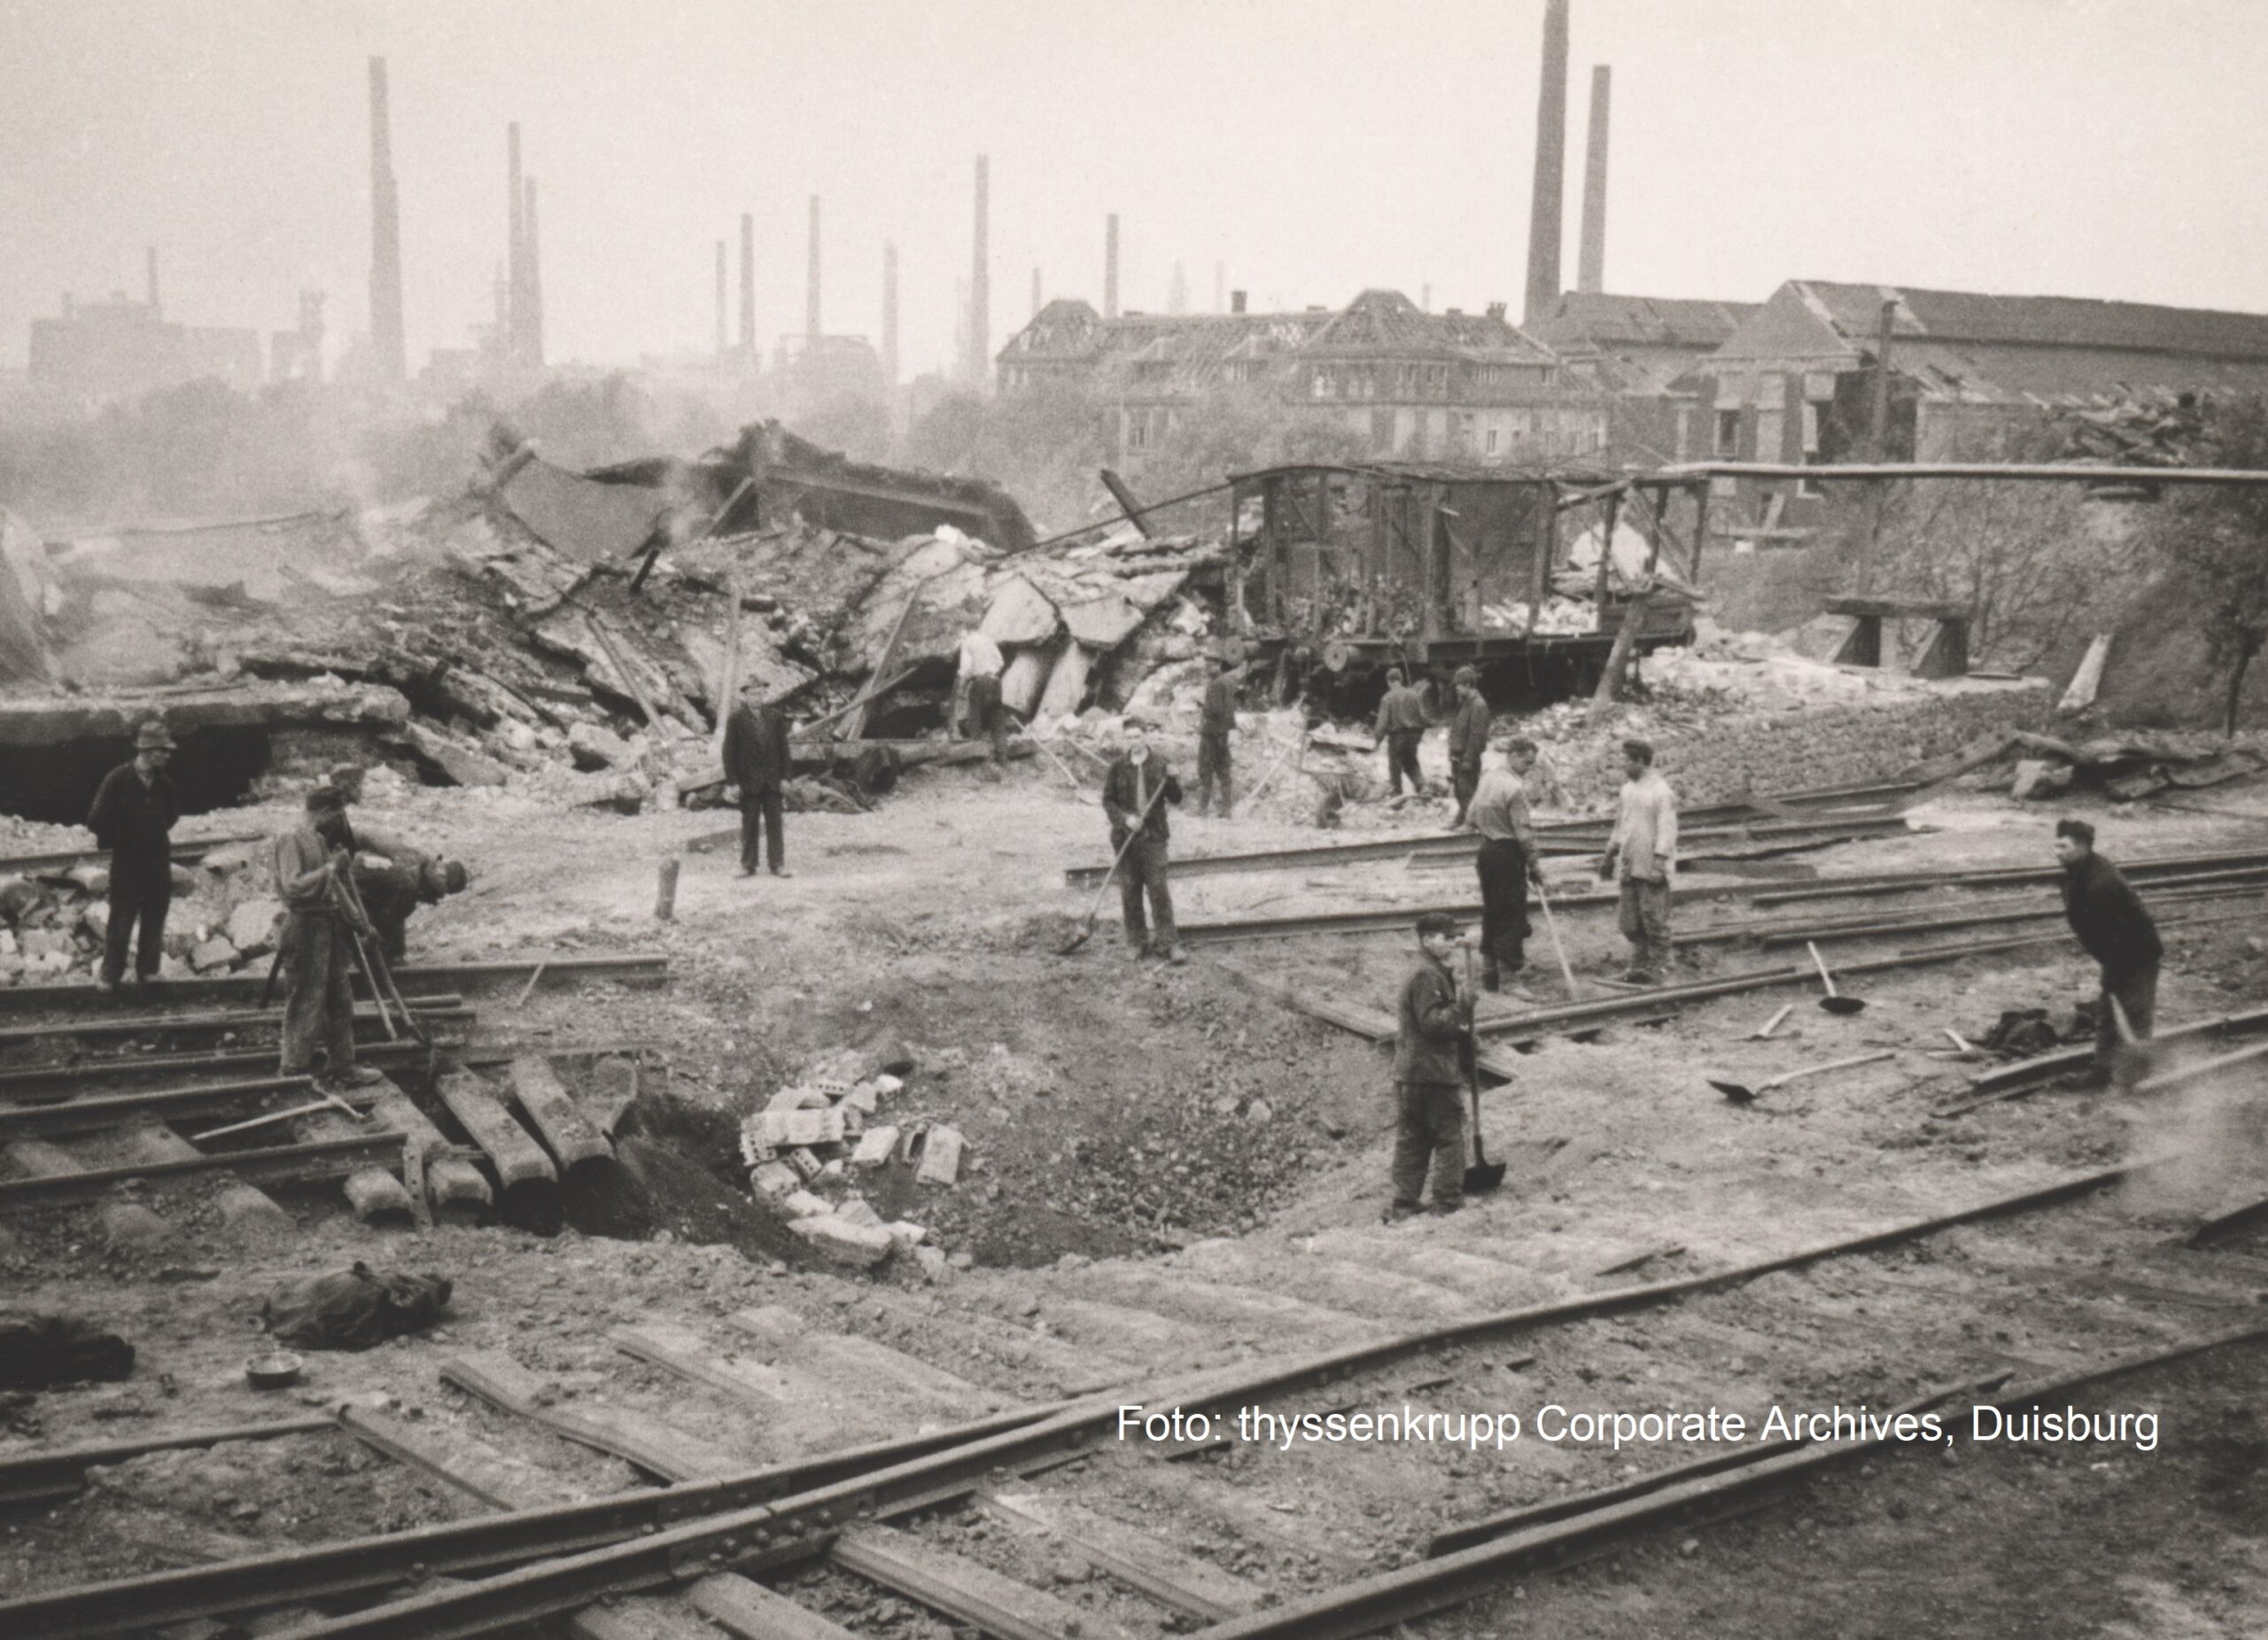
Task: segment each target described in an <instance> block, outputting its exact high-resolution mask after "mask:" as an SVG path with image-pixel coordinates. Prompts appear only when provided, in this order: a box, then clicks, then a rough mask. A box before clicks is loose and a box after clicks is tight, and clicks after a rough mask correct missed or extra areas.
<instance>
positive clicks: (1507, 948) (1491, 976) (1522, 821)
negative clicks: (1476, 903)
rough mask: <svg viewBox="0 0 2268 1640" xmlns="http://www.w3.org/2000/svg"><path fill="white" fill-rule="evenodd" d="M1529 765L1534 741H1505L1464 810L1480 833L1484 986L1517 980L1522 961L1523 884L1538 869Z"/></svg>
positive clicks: (1491, 987)
mask: <svg viewBox="0 0 2268 1640" xmlns="http://www.w3.org/2000/svg"><path fill="white" fill-rule="evenodd" d="M1534 767H1535V742H1534V741H1532V740H1526V739H1520V740H1515V741H1512V742H1510V743H1509V744H1507V745H1506V746H1505V748H1504V752H1503V761H1502V762H1500V763H1498V764H1497V765H1496V766H1495V767H1493V768H1491V769H1489V770H1488V771H1487V773H1484V774H1482V775H1481V777H1480V785H1479V786H1478V787H1477V788H1475V789H1474V791H1473V794H1472V804H1470V805H1469V806H1468V808H1467V809H1466V811H1465V819H1466V820H1467V822H1468V823H1469V824H1470V825H1471V826H1472V829H1473V830H1475V831H1477V832H1479V833H1480V853H1479V854H1478V855H1477V856H1476V857H1475V864H1476V865H1477V867H1478V868H1479V870H1480V960H1481V968H1480V983H1481V985H1482V987H1483V988H1484V989H1486V990H1488V991H1496V990H1499V989H1501V988H1502V986H1503V982H1504V981H1506V980H1513V981H1515V982H1517V980H1518V976H1519V972H1520V970H1521V969H1522V968H1526V966H1527V932H1528V924H1527V885H1528V884H1529V883H1531V882H1537V881H1539V880H1540V879H1541V877H1542V872H1541V870H1540V869H1539V867H1538V864H1537V860H1536V857H1535V828H1534V823H1533V822H1532V821H1531V820H1530V818H1529V815H1528V801H1527V775H1528V771H1529V770H1531V769H1533V768H1534ZM1524 1000H1525V998H1524Z"/></svg>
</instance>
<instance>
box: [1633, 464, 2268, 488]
mask: <svg viewBox="0 0 2268 1640" xmlns="http://www.w3.org/2000/svg"><path fill="white" fill-rule="evenodd" d="M1706 478H1800V479H1803V480H1805V481H1806V482H1809V481H1812V480H1827V479H1852V480H1864V481H1873V480H1876V479H1884V478H1982V479H1985V480H1986V481H1987V482H1989V483H1992V484H2004V483H2007V482H2008V481H2009V480H2011V479H2030V480H2040V481H2050V482H2063V483H2079V484H2120V485H2126V484H2241V485H2251V484H2268V468H2251V467H2113V466H2099V465H2096V464H2094V463H2092V462H1821V464H1819V465H1817V466H1802V467H1797V466H1792V465H1790V464H1789V463H1787V462H1677V463H1676V464H1675V465H1674V466H1669V467H1665V468H1663V469H1661V470H1659V471H1658V472H1656V473H1653V474H1651V475H1649V476H1648V477H1647V478H1644V479H1643V480H1641V482H1643V483H1646V484H1657V483H1665V482H1666V483H1671V484H1681V483H1682V484H1695V483H1698V482H1700V481H1701V480H1703V479H1706Z"/></svg>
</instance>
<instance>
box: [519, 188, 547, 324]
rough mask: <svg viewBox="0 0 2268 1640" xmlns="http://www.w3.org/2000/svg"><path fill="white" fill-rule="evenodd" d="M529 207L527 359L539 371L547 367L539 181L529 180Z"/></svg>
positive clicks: (525, 216)
mask: <svg viewBox="0 0 2268 1640" xmlns="http://www.w3.org/2000/svg"><path fill="white" fill-rule="evenodd" d="M527 190H528V197H527V203H526V204H525V205H524V206H522V208H521V211H520V240H521V247H520V250H521V255H520V260H521V262H522V264H523V265H524V268H525V269H526V274H527V287H526V288H527V303H526V307H527V323H526V325H525V327H524V328H525V335H526V347H525V350H524V356H525V358H526V361H527V362H528V363H530V364H532V365H534V366H535V367H536V368H538V369H541V368H542V365H543V254H542V248H541V243H540V240H539V239H538V238H537V237H536V231H535V178H534V177H532V176H531V177H529V178H528V179H527Z"/></svg>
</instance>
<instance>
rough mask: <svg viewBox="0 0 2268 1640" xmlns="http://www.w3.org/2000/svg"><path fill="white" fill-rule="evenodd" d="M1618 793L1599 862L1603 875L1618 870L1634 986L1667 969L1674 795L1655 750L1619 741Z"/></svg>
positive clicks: (1657, 978) (1661, 975)
mask: <svg viewBox="0 0 2268 1640" xmlns="http://www.w3.org/2000/svg"><path fill="white" fill-rule="evenodd" d="M1622 773H1623V774H1624V775H1625V776H1626V777H1627V778H1626V779H1625V780H1624V781H1623V783H1622V796H1621V800H1620V804H1619V808H1618V809H1617V811H1616V813H1615V817H1614V835H1613V836H1612V837H1610V838H1608V839H1607V843H1606V852H1605V853H1604V855H1602V856H1601V857H1600V859H1599V862H1598V874H1599V875H1600V877H1602V878H1609V877H1612V876H1613V875H1614V874H1615V871H1616V868H1617V867H1619V868H1620V870H1621V873H1622V918H1621V921H1622V937H1623V938H1625V939H1627V940H1628V941H1629V942H1630V951H1631V957H1630V972H1629V973H1628V974H1627V975H1624V977H1625V978H1626V979H1627V980H1629V981H1630V982H1631V983H1634V984H1639V985H1658V984H1660V983H1662V980H1663V979H1664V977H1665V976H1666V975H1667V973H1668V971H1669V965H1670V959H1671V954H1672V948H1671V944H1670V932H1669V885H1670V874H1671V873H1672V872H1673V871H1674V869H1675V868H1676V864H1677V795H1676V794H1675V793H1674V792H1673V791H1671V790H1670V789H1669V782H1668V781H1666V780H1664V779H1663V778H1662V777H1661V774H1660V773H1659V772H1658V771H1657V770H1656V769H1655V767H1654V749H1653V747H1652V745H1651V744H1650V743H1649V742H1645V741H1641V740H1627V741H1624V742H1622Z"/></svg>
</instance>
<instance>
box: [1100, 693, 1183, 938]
mask: <svg viewBox="0 0 2268 1640" xmlns="http://www.w3.org/2000/svg"><path fill="white" fill-rule="evenodd" d="M1155 727H1157V726H1156V725H1154V724H1153V723H1152V722H1150V720H1149V719H1146V718H1138V717H1130V718H1128V719H1126V726H1125V729H1124V731H1123V740H1122V745H1123V748H1124V749H1123V750H1122V751H1120V753H1119V754H1118V756H1117V757H1116V758H1114V759H1113V760H1112V762H1111V766H1110V768H1109V770H1108V772H1107V773H1105V774H1104V775H1103V777H1102V812H1104V813H1105V814H1107V815H1108V816H1109V817H1110V846H1111V850H1112V851H1113V852H1114V853H1115V854H1116V855H1117V857H1118V904H1119V911H1120V914H1121V917H1122V920H1123V921H1124V922H1125V925H1126V946H1127V949H1128V950H1129V951H1130V952H1133V953H1134V955H1135V956H1137V957H1146V956H1150V955H1152V954H1153V953H1155V954H1157V955H1160V956H1162V957H1164V958H1165V959H1166V960H1167V961H1169V962H1172V963H1176V964H1179V963H1184V962H1186V961H1188V960H1189V953H1188V952H1186V951H1184V950H1183V949H1182V944H1181V936H1180V935H1179V933H1177V931H1176V929H1175V928H1174V924H1173V887H1172V884H1171V883H1169V882H1168V881H1167V880H1166V838H1167V835H1168V828H1167V825H1166V804H1169V803H1179V802H1180V801H1181V782H1180V781H1177V780H1176V779H1175V778H1174V773H1173V771H1172V770H1171V769H1169V768H1168V767H1167V766H1166V760H1165V758H1162V757H1161V756H1160V755H1159V754H1158V751H1157V750H1156V748H1154V747H1153V746H1152V745H1151V744H1150V731H1151V730H1152V729H1153V728H1155ZM1145 893H1146V894H1147V895H1148V896H1149V902H1150V903H1149V912H1148V914H1147V915H1145V914H1144V913H1143V908H1142V898H1143V896H1144V894H1145Z"/></svg>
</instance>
